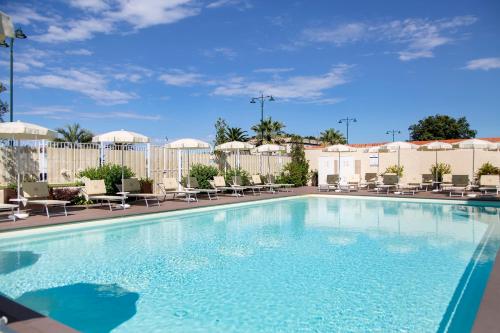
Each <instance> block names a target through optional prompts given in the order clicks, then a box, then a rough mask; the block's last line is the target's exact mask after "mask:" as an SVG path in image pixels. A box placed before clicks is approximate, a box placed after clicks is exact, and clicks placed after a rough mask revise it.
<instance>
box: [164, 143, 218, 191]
mask: <svg viewBox="0 0 500 333" xmlns="http://www.w3.org/2000/svg"><path fill="white" fill-rule="evenodd" d="M165 147H166V148H169V149H178V150H187V152H188V154H187V165H188V175H187V187H191V182H190V180H189V172H190V168H189V163H190V162H189V154H190V151H191V150H197V149H209V148H210V144H209V143H207V142H205V141H201V140H197V139H189V138H187V139H179V140H176V141H172V142H170V143H167V144H166V145H165Z"/></svg>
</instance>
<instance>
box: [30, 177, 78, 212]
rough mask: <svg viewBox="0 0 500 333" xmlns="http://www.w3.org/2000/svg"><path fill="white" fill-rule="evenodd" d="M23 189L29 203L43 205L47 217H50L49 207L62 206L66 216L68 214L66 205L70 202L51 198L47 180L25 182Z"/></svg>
mask: <svg viewBox="0 0 500 333" xmlns="http://www.w3.org/2000/svg"><path fill="white" fill-rule="evenodd" d="M22 189H23V198H25V199H26V200H27V204H33V205H40V206H43V207H44V209H45V213H46V214H47V217H49V218H50V212H49V207H62V208H63V210H64V216H68V211H67V210H66V205H67V204H69V203H70V202H69V201H65V200H51V199H49V196H50V194H49V184H48V183H47V182H24V183H23V184H22Z"/></svg>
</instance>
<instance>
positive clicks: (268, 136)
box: [252, 117, 285, 143]
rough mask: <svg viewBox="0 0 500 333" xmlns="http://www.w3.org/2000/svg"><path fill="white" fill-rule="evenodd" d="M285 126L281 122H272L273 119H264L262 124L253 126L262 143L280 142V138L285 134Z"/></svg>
mask: <svg viewBox="0 0 500 333" xmlns="http://www.w3.org/2000/svg"><path fill="white" fill-rule="evenodd" d="M284 128H285V124H283V123H282V122H280V121H276V120H272V118H271V117H269V118H267V119H264V120H263V121H262V122H261V123H259V124H257V125H254V126H252V131H254V132H255V133H256V134H257V136H256V137H257V139H258V140H259V142H260V143H263V142H278V141H279V138H280V136H282V135H283V134H284V131H283V129H284Z"/></svg>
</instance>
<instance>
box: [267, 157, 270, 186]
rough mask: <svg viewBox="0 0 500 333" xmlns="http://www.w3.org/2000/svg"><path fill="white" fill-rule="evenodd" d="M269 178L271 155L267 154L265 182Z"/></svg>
mask: <svg viewBox="0 0 500 333" xmlns="http://www.w3.org/2000/svg"><path fill="white" fill-rule="evenodd" d="M270 177H271V153H268V154H267V181H268V182H270V181H269V179H270Z"/></svg>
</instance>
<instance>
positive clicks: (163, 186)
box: [158, 178, 200, 202]
mask: <svg viewBox="0 0 500 333" xmlns="http://www.w3.org/2000/svg"><path fill="white" fill-rule="evenodd" d="M158 187H159V188H160V191H161V193H162V194H163V195H164V200H165V199H167V195H170V194H171V195H172V200H174V199H177V198H178V197H179V196H182V197H185V198H186V200H187V201H188V202H191V198H193V199H194V200H195V201H198V193H200V191H198V190H193V189H182V190H179V187H180V184H179V183H178V182H177V180H176V179H175V178H163V182H161V183H158Z"/></svg>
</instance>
